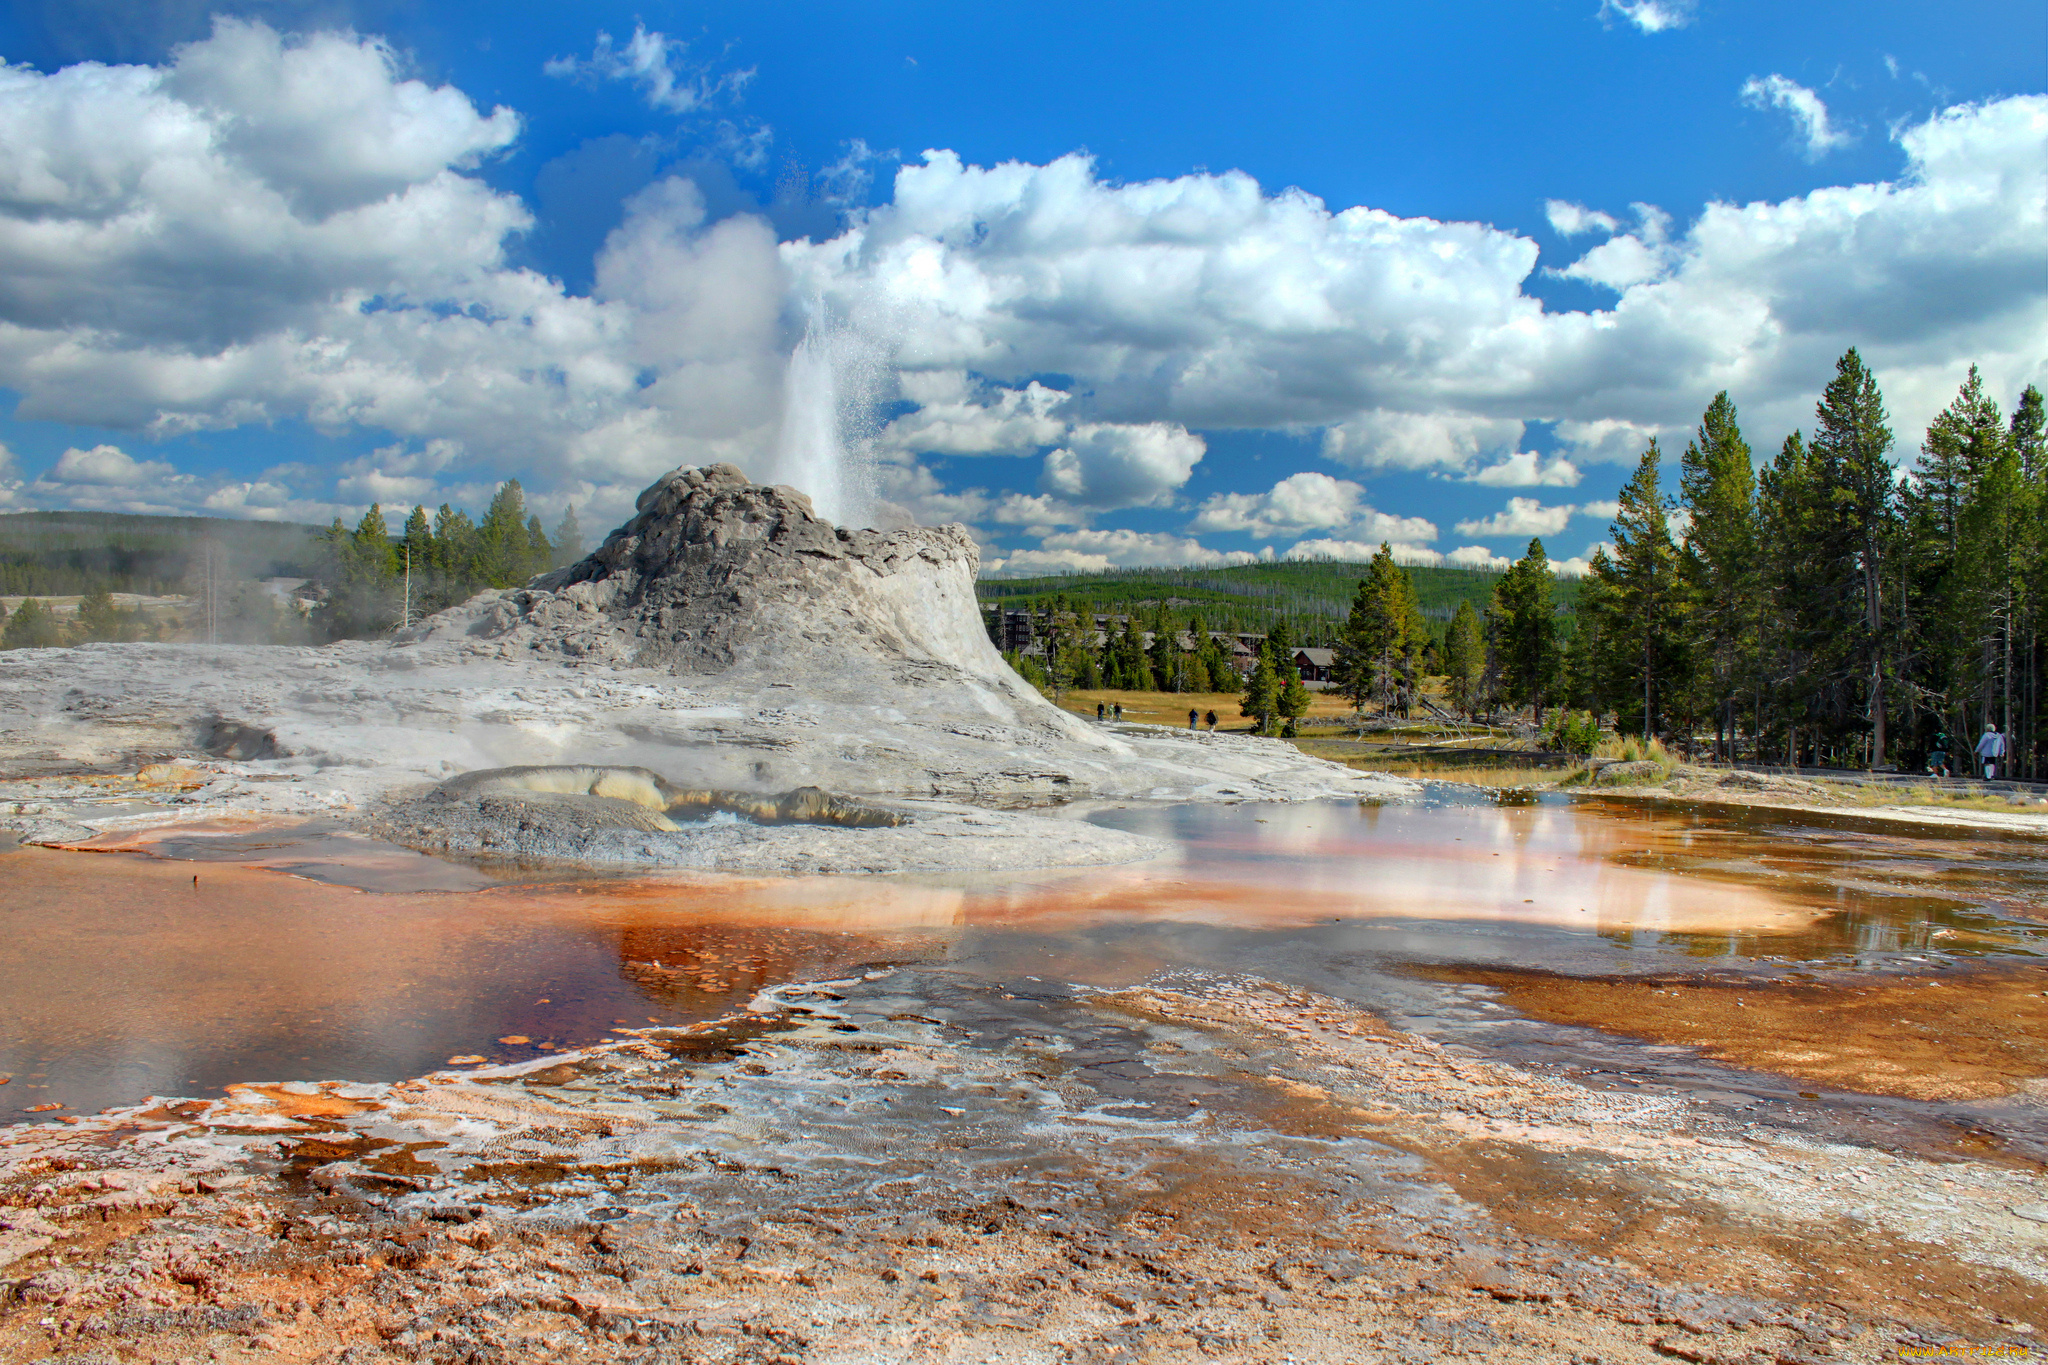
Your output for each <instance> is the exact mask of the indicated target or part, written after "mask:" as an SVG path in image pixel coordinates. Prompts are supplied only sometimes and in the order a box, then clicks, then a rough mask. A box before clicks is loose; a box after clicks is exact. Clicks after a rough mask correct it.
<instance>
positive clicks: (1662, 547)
mask: <svg viewBox="0 0 2048 1365" xmlns="http://www.w3.org/2000/svg"><path fill="white" fill-rule="evenodd" d="M1663 458H1664V456H1663V452H1662V451H1661V450H1659V449H1658V448H1657V441H1656V438H1655V437H1652V438H1651V439H1650V444H1649V448H1648V449H1646V450H1645V451H1644V452H1643V455H1642V458H1641V459H1640V460H1638V461H1637V463H1636V473H1635V477H1634V478H1632V479H1630V480H1629V482H1628V485H1627V486H1626V487H1624V488H1623V489H1622V490H1621V498H1620V502H1621V510H1620V511H1619V513H1617V514H1616V516H1615V519H1614V528H1613V539H1614V554H1613V557H1612V558H1611V559H1609V558H1607V557H1606V556H1604V555H1603V556H1597V557H1596V558H1595V561H1594V572H1595V573H1596V574H1597V575H1598V576H1599V577H1600V580H1601V583H1600V587H1601V590H1602V591H1600V593H1599V597H1600V600H1601V603H1602V605H1603V606H1604V607H1605V609H1606V610H1607V612H1608V616H1607V619H1606V620H1605V621H1603V622H1602V623H1601V626H1600V633H1601V637H1602V642H1603V645H1604V647H1605V648H1606V649H1607V650H1608V651H1609V652H1610V658H1611V659H1612V661H1613V662H1612V665H1611V666H1610V667H1609V668H1607V669H1604V670H1603V672H1607V673H1609V674H1610V675H1612V674H1614V673H1623V672H1625V673H1628V674H1632V675H1633V678H1634V684H1635V685H1634V686H1633V687H1632V688H1630V690H1629V694H1628V695H1617V696H1615V697H1614V698H1613V705H1614V707H1615V710H1616V712H1617V713H1618V714H1625V715H1628V716H1629V717H1630V718H1631V719H1636V720H1639V722H1640V727H1641V732H1642V735H1643V737H1644V738H1645V739H1648V738H1651V737H1652V736H1653V735H1655V733H1656V732H1657V730H1658V729H1659V728H1660V727H1661V724H1662V722H1663V721H1664V719H1665V713H1666V711H1667V709H1668V708H1669V706H1670V704H1671V701H1672V700H1673V698H1674V696H1675V694H1676V693H1677V692H1678V691H1679V690H1680V688H1681V687H1682V685H1683V681H1684V679H1683V676H1682V667H1683V636H1682V633H1681V632H1682V630H1683V623H1684V615H1685V611H1684V607H1685V603H1684V585H1683V584H1682V583H1681V582H1680V580H1679V576H1678V547H1677V546H1676V545H1675V544H1673V543H1672V539H1671V521H1670V510H1669V508H1668V507H1667V505H1666V504H1665V501H1664V495H1663V492H1662V488H1661V486H1660V484H1659V466H1660V465H1661V464H1662V463H1663ZM1638 706H1640V708H1641V710H1640V712H1638V711H1637V707H1638ZM1630 728H1634V727H1630Z"/></svg>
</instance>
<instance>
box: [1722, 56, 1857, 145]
mask: <svg viewBox="0 0 2048 1365" xmlns="http://www.w3.org/2000/svg"><path fill="white" fill-rule="evenodd" d="M1742 102H1743V103H1744V104H1746V105H1748V106H1749V107H1750V108H1752V109H1782V110H1784V111H1785V113H1787V114H1788V115H1790V116H1791V119H1792V127H1793V130H1794V132H1795V133H1796V134H1797V135H1798V139H1799V144H1800V150H1801V151H1802V152H1803V153H1804V155H1805V157H1806V159H1807V160H1808V161H1818V160H1820V159H1821V158H1822V157H1824V156H1826V155H1827V154H1828V153H1829V152H1832V151H1834V150H1835V149H1837V148H1839V147H1847V146H1849V145H1850V144H1851V143H1853V142H1854V141H1855V140H1856V139H1855V137H1854V136H1853V135H1852V134H1850V133H1847V132H1845V131H1843V130H1842V129H1840V128H1837V127H1836V126H1835V125H1834V123H1833V121H1832V120H1831V119H1830V118H1829V117H1828V107H1827V105H1825V104H1823V103H1822V102H1821V98H1820V96H1819V95H1816V94H1814V93H1813V91H1811V90H1808V89H1807V88H1806V87H1805V86H1803V85H1801V84H1800V83H1799V82H1797V81H1795V80H1793V79H1791V78H1790V77H1788V76H1779V75H1775V74H1773V75H1769V76H1751V77H1750V78H1749V79H1748V80H1746V81H1744V82H1743V83H1742Z"/></svg>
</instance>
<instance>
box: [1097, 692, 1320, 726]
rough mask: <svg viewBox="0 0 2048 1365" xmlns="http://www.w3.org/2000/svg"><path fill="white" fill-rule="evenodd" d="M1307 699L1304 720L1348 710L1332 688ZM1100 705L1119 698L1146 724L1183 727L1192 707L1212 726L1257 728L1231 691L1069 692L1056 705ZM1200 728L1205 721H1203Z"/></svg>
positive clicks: (1130, 716) (1128, 714) (1131, 717)
mask: <svg viewBox="0 0 2048 1365" xmlns="http://www.w3.org/2000/svg"><path fill="white" fill-rule="evenodd" d="M1310 695H1311V697H1313V698H1314V700H1312V701H1311V702H1310V703H1309V709H1308V715H1307V716H1306V717H1304V719H1305V720H1307V721H1311V722H1312V721H1314V720H1316V719H1318V718H1330V719H1335V718H1337V717H1340V716H1348V715H1350V714H1351V703H1350V702H1348V701H1346V700H1344V698H1342V697H1340V696H1338V695H1336V694H1335V693H1334V692H1315V693H1311V694H1310ZM1097 702H1101V703H1102V704H1103V705H1104V706H1107V705H1109V704H1110V703H1112V702H1121V703H1122V704H1123V708H1124V719H1125V720H1128V721H1139V722H1142V723H1144V724H1146V725H1172V726H1178V727H1185V726H1186V725H1187V723H1188V708H1189V707H1193V708H1194V709H1195V710H1197V711H1200V712H1201V713H1202V714H1203V715H1204V716H1207V715H1208V714H1209V713H1210V712H1211V711H1214V712H1215V713H1216V728H1217V729H1219V730H1241V731H1245V732H1250V731H1251V730H1253V729H1255V728H1257V722H1256V721H1251V720H1247V719H1245V718H1244V717H1243V716H1240V715H1239V714H1238V713H1237V709H1238V694H1237V693H1235V692H1112V691H1102V692H1069V693H1067V695H1066V697H1065V698H1064V699H1063V700H1062V701H1061V702H1060V705H1061V706H1063V707H1065V708H1066V709H1067V710H1069V711H1072V712H1073V713H1074V714H1075V715H1077V716H1086V717H1088V718H1089V719H1090V720H1093V719H1094V718H1095V704H1096V703H1097ZM1202 728H1203V729H1207V728H1208V725H1207V724H1206V722H1205V723H1204V725H1203V727H1202Z"/></svg>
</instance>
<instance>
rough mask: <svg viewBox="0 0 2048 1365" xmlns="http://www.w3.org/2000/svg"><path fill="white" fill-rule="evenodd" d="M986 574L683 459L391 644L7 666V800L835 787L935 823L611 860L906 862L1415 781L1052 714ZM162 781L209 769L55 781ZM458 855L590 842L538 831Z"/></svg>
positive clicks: (79, 810)
mask: <svg viewBox="0 0 2048 1365" xmlns="http://www.w3.org/2000/svg"><path fill="white" fill-rule="evenodd" d="M977 566H978V558H977V553H976V550H975V547H974V543H973V541H972V540H971V539H970V538H969V537H968V536H967V534H966V533H965V531H964V530H962V529H961V528H959V527H939V528H910V529H906V530H899V531H892V532H879V531H865V530H847V529H845V528H841V527H835V526H832V525H831V524H829V523H827V522H825V521H823V520H821V519H819V518H818V517H817V516H816V515H814V514H813V513H812V511H811V508H810V504H809V502H808V500H807V499H806V498H804V496H803V495H802V494H800V493H797V492H795V491H794V490H792V489H788V488H780V487H765V486H761V485H755V484H750V483H748V482H747V480H746V478H745V476H744V475H742V474H741V473H740V472H739V471H738V470H736V469H734V468H732V467H731V466H725V465H714V466H711V467H709V468H704V469H678V470H676V471H674V472H673V473H671V474H669V475H667V476H666V477H664V478H663V479H661V480H660V481H658V482H657V483H655V484H654V485H653V486H652V487H650V488H649V489H648V490H647V491H646V492H645V493H643V494H642V495H641V497H640V500H639V508H638V511H637V512H636V514H635V515H634V517H633V518H632V519H631V520H629V521H628V522H627V523H626V524H625V525H623V526H621V527H620V528H619V529H618V530H616V531H614V532H613V533H612V534H611V535H610V536H609V537H607V539H606V540H605V542H604V544H603V545H602V546H600V547H599V548H598V549H597V550H596V551H595V552H593V553H592V554H591V555H589V556H588V557H587V558H585V559H583V560H582V561H580V562H578V563H576V564H574V565H571V566H569V567H568V568H565V569H561V570H558V571H556V572H554V573H552V574H549V575H545V576H543V577H541V578H539V579H536V580H535V581H534V582H533V583H532V584H531V585H529V586H528V587H525V588H521V589H517V590H513V591H509V592H491V593H484V594H482V595H480V596H478V597H476V598H473V599H472V600H470V601H469V602H466V603H464V604H462V605H461V606H458V607H454V608H451V609H450V610H448V611H444V612H441V613H439V614H437V615H435V616H433V617H430V618H428V619H427V620H426V621H424V622H422V623H421V624H419V625H418V626H415V627H413V628H411V629H409V630H407V631H404V632H401V633H400V634H399V635H398V636H397V637H396V638H393V639H390V640H378V641H354V642H345V643H340V644H335V645H330V646H327V647H325V648H317V649H316V648H292V647H274V646H202V645H142V644H130V645H87V646H81V647H78V648H73V649H54V650H14V651H9V652H7V653H5V654H0V771H6V772H9V773H11V774H13V775H15V776H16V777H18V778H19V777H34V776H37V775H38V774H40V775H41V776H42V777H43V779H44V780H43V781H41V782H32V783H28V784H26V785H24V784H22V783H20V782H17V783H16V784H14V785H13V786H11V787H10V788H9V789H8V790H6V791H4V792H0V827H6V828H11V829H13V830H15V831H16V832H17V833H18V834H19V835H20V836H21V837H23V838H26V839H30V840H43V841H50V842H68V841H74V840H77V839H79V838H83V837H86V836H88V835H90V834H93V833H99V832H104V831H106V830H108V829H110V828H118V827H120V826H122V825H123V824H131V825H132V824H148V823H155V822H161V821H164V820H166V819H176V818H181V817H200V818H214V817H218V816H220V815H222V814H224V813H230V812H242V813H252V814H281V815H291V814H319V813H328V814H336V815H341V816H343V817H345V818H350V819H356V820H370V819H374V818H375V816H376V813H377V811H378V810H379V808H380V806H382V805H383V804H384V803H386V802H388V801H390V800H394V799H404V798H407V797H413V796H418V795H420V794H422V793H423V792H424V791H425V790H426V789H427V787H428V785H429V784H431V783H437V782H440V781H442V780H444V779H447V778H449V777H451V776H454V775H456V774H459V773H464V772H469V771H473V770H477V769H484V768H498V767H506V766H515V765H535V764H539V765H546V764H598V765H611V766H622V767H638V768H647V769H652V770H654V771H656V772H658V773H660V774H661V775H662V776H663V777H664V778H665V779H666V780H668V781H669V782H671V783H673V784H675V785H676V786H678V787H687V788H700V789H714V790H724V791H740V792H749V791H751V792H761V793H777V792H787V791H789V790H792V789H795V788H800V787H818V788H822V789H824V790H825V791H827V792H831V793H837V794H841V795H845V796H849V797H856V798H861V799H864V800H868V801H871V802H879V803H885V804H892V805H894V806H896V807H898V808H899V809H903V810H907V811H912V812H914V813H915V814H916V815H917V819H915V820H914V821H913V822H912V823H911V824H910V825H909V826H907V827H905V828H903V829H898V830H889V831H881V830H821V829H817V828H814V827H784V828H778V829H758V830H757V829H751V828H750V829H748V830H745V831H742V832H741V833H738V834H735V833H732V832H731V831H730V830H728V831H725V832H722V833H719V834H717V835H716V836H715V837H713V836H712V835H710V834H709V832H708V831H706V832H704V835H705V837H703V838H700V839H696V840H695V841H694V842H693V841H692V840H690V839H687V838H686V839H682V840H677V839H675V838H673V837H666V838H663V839H654V840H643V841H640V842H639V843H637V844H636V843H632V842H631V841H628V842H627V843H625V844H621V843H620V842H619V841H617V840H612V841H610V842H609V843H608V844H606V846H605V848H604V849H602V850H594V851H593V856H601V857H602V859H603V860H606V861H641V862H647V863H677V864H681V865H692V866H710V867H718V868H725V867H730V868H733V869H742V868H744V869H747V870H753V871H764V870H774V869H776V868H778V867H782V868H796V867H801V868H803V869H804V870H807V871H835V870H844V871H887V870H891V869H902V870H909V869H914V868H942V867H968V868H980V867H988V868H1001V867H1027V866H1044V865H1057V864H1088V863H1100V862H1115V861H1124V860H1128V859H1131V858H1134V857H1142V856H1145V855H1147V854H1149V853H1155V852H1158V851H1159V847H1158V845H1156V844H1155V843H1153V842H1152V841H1149V840H1143V839H1139V838H1136V837H1135V836H1131V835H1124V834H1117V833H1114V832H1112V831H1106V830H1096V829H1094V828H1093V827H1090V826H1086V825H1083V824H1081V823H1079V822H1076V821H1072V820H1056V819H1048V818H1046V817H1045V816H1044V815H1042V814H1033V813H1028V812H1027V811H1026V810H1024V809H1022V808H1026V807H1034V806H1036V807H1042V806H1045V805H1049V804H1054V803H1059V802H1066V801H1073V800H1077V799H1115V800H1128V799H1133V798H1141V799H1157V800H1196V801H1203V800H1224V801H1229V800H1256V799H1264V800H1274V799H1278V800H1297V799H1310V798H1319V797H1335V796H1351V797H1361V796H1390V795H1397V794H1400V793H1403V792H1406V791H1410V790H1413V787H1412V784H1408V783H1405V782H1402V781H1400V780H1399V779H1389V778H1383V777H1373V776H1367V775H1363V774H1358V773H1354V772H1352V771H1350V770H1348V769H1345V768H1343V767H1340V766H1338V765H1336V764H1331V763H1326V762H1323V761H1321V760H1317V759H1311V758H1308V757H1305V756H1304V755H1302V754H1300V753H1298V752H1297V751H1296V750H1294V748H1293V747H1292V746H1290V745H1286V744H1283V743H1280V742H1278V741H1272V740H1260V739H1254V738H1247V737H1238V736H1222V735H1195V734H1191V733H1187V732H1183V731H1177V730H1170V729H1164V728H1159V727H1148V726H1112V727H1103V726H1095V725H1090V724H1088V723H1087V722H1085V721H1083V720H1081V719H1079V718H1077V717H1075V716H1072V715H1070V714H1068V713H1066V712H1064V711H1062V710H1060V709H1059V708H1057V707H1054V706H1053V705H1051V704H1050V703H1048V702H1047V701H1046V700H1045V699H1044V698H1042V697H1041V696H1039V695H1038V693H1037V692H1036V691H1035V690H1034V689H1032V688H1031V687H1030V686H1029V685H1028V684H1026V683H1025V682H1024V681H1023V680H1022V679H1020V678H1019V677H1017V675H1016V674H1015V673H1014V672H1013V671H1012V670H1011V669H1010V668H1009V667H1008V666H1007V665H1006V664H1005V663H1004V662H1003V660H1002V658H1001V656H1000V655H999V654H998V653H997V652H996V650H995V649H994V647H993V646H992V645H990V643H989V642H988V639H987V637H986V634H985V633H984V631H983V629H982V626H981V619H980V615H979V612H978V609H977V607H976V604H975V597H974V576H975V571H976V568H977ZM151 764H155V765H170V768H169V769H167V768H165V767H163V766H159V767H158V768H157V769H156V771H158V772H160V773H161V772H164V771H169V770H172V769H176V770H182V772H183V774H184V776H183V777H182V778H178V779H173V780H172V781H171V782H169V783H168V784H167V785H165V784H159V785H157V786H152V785H151V784H148V783H140V784H130V785H128V786H126V787H120V788H118V789H110V788H107V787H106V786H104V785H102V786H100V787H97V788H93V789H86V788H84V787H81V786H79V785H77V784H75V783H74V784H71V785H66V784H65V783H64V782H63V781H61V780H59V779H61V778H62V777H64V776H66V775H71V776H78V775H93V774H97V775H101V776H105V775H108V774H133V773H136V772H138V771H140V770H141V769H143V768H144V767H145V766H147V765H151ZM169 788H176V789H175V790H170V789H169ZM397 823H398V824H400V825H402V824H403V823H404V822H403V821H399V822H397ZM486 823H489V822H486ZM391 826H392V822H391V821H388V820H387V821H386V822H385V825H384V829H385V830H386V831H387V832H388V830H389V829H390V828H391ZM486 835H488V836H489V837H488V838H486ZM882 836H887V837H882ZM449 847H450V846H449V845H447V844H445V843H443V844H437V845H435V848H436V849H437V851H440V850H445V849H448V848H449ZM453 851H478V852H494V853H498V854H502V855H509V856H545V857H565V858H570V859H574V858H576V857H577V856H578V853H579V849H578V848H577V846H576V842H575V840H574V839H573V838H571V839H569V840H567V842H566V843H565V842H564V840H563V839H562V838H561V837H560V831H559V830H558V829H552V828H551V829H549V830H546V831H541V832H539V833H534V832H531V831H527V832H522V830H521V828H520V826H519V823H518V821H517V820H513V821H510V822H509V823H508V822H504V821H499V822H497V823H496V824H495V825H494V826H493V830H487V831H484V832H483V833H479V834H478V835H477V836H476V838H475V839H474V840H472V841H471V844H470V847H469V848H468V849H466V850H465V849H462V848H455V849H453Z"/></svg>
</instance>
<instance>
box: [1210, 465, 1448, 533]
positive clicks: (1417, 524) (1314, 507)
mask: <svg viewBox="0 0 2048 1365" xmlns="http://www.w3.org/2000/svg"><path fill="white" fill-rule="evenodd" d="M1188 529H1189V530H1190V531H1248V532H1250V533H1251V534H1253V535H1258V536H1276V535H1286V534H1288V533H1290V532H1293V533H1299V532H1302V531H1309V530H1326V529H1327V530H1336V529H1347V530H1351V531H1354V532H1355V533H1356V534H1357V535H1358V536H1360V537H1362V538H1366V539H1372V538H1375V537H1377V538H1381V539H1388V540H1434V539H1436V526H1435V524H1434V523H1432V522H1429V521H1425V520H1424V519H1422V518H1421V517H1397V516H1390V515H1388V514H1387V513H1385V512H1380V511H1376V510H1375V509H1373V508H1372V507H1369V506H1367V505H1366V502H1365V489H1364V488H1363V487H1361V486H1360V485H1358V484H1355V483H1352V482H1351V481H1350V480H1349V479H1333V478H1331V477H1330V476H1329V475H1328V474H1322V473H1317V472H1315V471H1308V472H1305V473H1301V474H1293V475H1289V476H1288V477H1287V478H1284V479H1282V480H1281V481H1280V482H1279V483H1276V484H1274V485H1273V487H1272V489H1271V490H1270V491H1268V492H1264V493H1217V494H1215V495H1213V496H1211V497H1209V498H1207V499H1205V500H1204V501H1203V503H1202V506H1201V510H1200V511H1199V512H1198V513H1197V514H1196V516H1195V519H1194V521H1193V522H1191V523H1189V526H1188Z"/></svg>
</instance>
